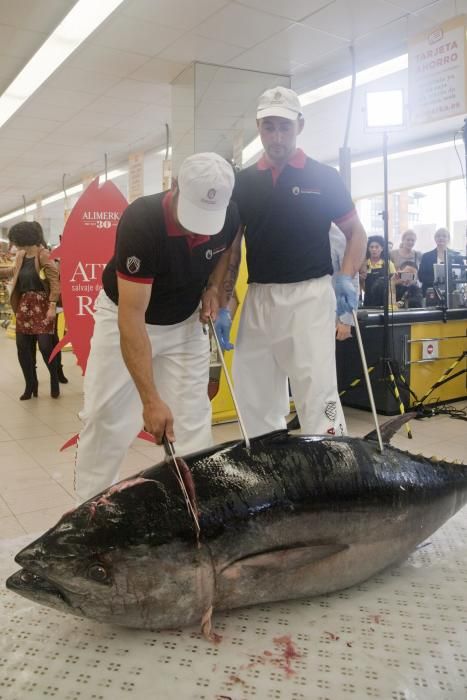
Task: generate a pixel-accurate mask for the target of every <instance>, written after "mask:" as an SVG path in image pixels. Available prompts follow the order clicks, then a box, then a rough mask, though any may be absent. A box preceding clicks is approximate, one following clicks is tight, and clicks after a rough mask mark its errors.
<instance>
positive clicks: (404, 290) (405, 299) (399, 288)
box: [395, 260, 423, 309]
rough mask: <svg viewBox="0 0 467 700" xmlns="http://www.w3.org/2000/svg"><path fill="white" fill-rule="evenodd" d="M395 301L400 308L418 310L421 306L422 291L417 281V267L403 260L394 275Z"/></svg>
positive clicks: (409, 261)
mask: <svg viewBox="0 0 467 700" xmlns="http://www.w3.org/2000/svg"><path fill="white" fill-rule="evenodd" d="M395 281H396V301H397V305H398V306H399V307H400V308H405V309H419V308H420V307H421V306H422V305H423V304H422V299H423V295H422V290H421V288H420V285H419V283H418V281H417V266H416V265H415V263H413V262H412V261H411V260H405V261H404V262H402V263H401V264H400V266H399V270H398V271H397V274H396V278H395Z"/></svg>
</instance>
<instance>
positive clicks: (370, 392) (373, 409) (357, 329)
mask: <svg viewBox="0 0 467 700" xmlns="http://www.w3.org/2000/svg"><path fill="white" fill-rule="evenodd" d="M352 316H353V322H354V324H355V335H356V336H357V343H358V349H359V350H360V357H361V360H362V366H363V374H364V375H365V382H366V388H367V390H368V397H369V399H370V405H371V412H372V413H373V419H374V421H375V428H376V435H377V436H378V443H379V449H380V451H381V452H383V449H384V448H383V439H382V437H381V431H380V429H379V423H378V415H377V413H376V406H375V400H374V398H373V389H372V388H371V381H370V375H369V373H368V365H367V363H366V357H365V350H364V348H363V343H362V336H361V333H360V326H359V325H358V317H357V312H356V311H355V309H353V310H352Z"/></svg>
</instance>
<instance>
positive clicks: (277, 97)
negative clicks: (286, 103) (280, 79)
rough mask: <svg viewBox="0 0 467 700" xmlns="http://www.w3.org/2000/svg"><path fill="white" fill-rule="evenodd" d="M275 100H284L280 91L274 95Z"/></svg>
mask: <svg viewBox="0 0 467 700" xmlns="http://www.w3.org/2000/svg"><path fill="white" fill-rule="evenodd" d="M274 99H275V100H278V101H279V100H281V99H282V93H281V92H279V90H278V91H277V92H275V93H274Z"/></svg>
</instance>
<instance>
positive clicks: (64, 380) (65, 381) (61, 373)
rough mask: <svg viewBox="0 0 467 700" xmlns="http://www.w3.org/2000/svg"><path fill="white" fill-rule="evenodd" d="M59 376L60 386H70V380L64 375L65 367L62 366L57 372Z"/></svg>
mask: <svg viewBox="0 0 467 700" xmlns="http://www.w3.org/2000/svg"><path fill="white" fill-rule="evenodd" d="M57 374H58V381H59V382H60V384H68V379H67V378H66V377H65V375H64V374H63V367H62V366H61V365H60V367H59V368H58V370H57Z"/></svg>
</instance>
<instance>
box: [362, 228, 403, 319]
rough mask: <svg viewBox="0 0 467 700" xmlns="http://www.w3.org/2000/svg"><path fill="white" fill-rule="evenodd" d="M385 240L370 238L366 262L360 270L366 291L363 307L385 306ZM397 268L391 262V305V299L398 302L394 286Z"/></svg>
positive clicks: (378, 237)
mask: <svg viewBox="0 0 467 700" xmlns="http://www.w3.org/2000/svg"><path fill="white" fill-rule="evenodd" d="M383 250H384V238H383V237H382V236H369V238H368V245H367V249H366V260H365V262H364V263H363V265H362V267H361V268H360V284H361V286H362V288H363V289H364V290H365V296H364V301H363V306H365V307H370V306H384V259H383ZM395 272H396V268H395V267H394V263H393V262H392V261H391V260H389V277H390V280H389V282H390V283H389V297H390V299H389V303H390V304H391V303H393V302H392V301H391V298H393V299H394V303H395V300H396V292H395V288H394V284H393V278H394V274H395Z"/></svg>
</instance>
